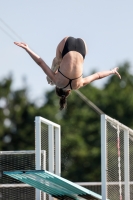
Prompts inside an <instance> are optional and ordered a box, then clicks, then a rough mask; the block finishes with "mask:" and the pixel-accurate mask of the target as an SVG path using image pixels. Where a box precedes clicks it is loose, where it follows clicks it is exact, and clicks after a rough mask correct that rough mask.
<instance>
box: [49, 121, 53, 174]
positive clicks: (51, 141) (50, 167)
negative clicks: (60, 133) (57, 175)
mask: <svg viewBox="0 0 133 200" xmlns="http://www.w3.org/2000/svg"><path fill="white" fill-rule="evenodd" d="M48 151H49V152H48V153H49V161H48V163H49V172H52V173H54V127H53V125H49V126H48Z"/></svg>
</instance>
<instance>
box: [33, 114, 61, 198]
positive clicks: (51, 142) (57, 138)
mask: <svg viewBox="0 0 133 200" xmlns="http://www.w3.org/2000/svg"><path fill="white" fill-rule="evenodd" d="M41 123H44V124H47V125H48V146H49V148H48V149H49V152H48V153H49V160H48V163H49V169H48V170H49V171H50V172H52V173H55V174H56V175H58V176H60V175H61V141H60V138H61V133H60V132H61V127H60V125H58V124H56V123H54V122H51V121H49V120H47V119H45V118H42V117H40V116H36V117H35V146H36V148H35V151H36V170H41V154H40V152H41ZM54 128H55V141H54ZM54 144H55V147H54ZM54 151H55V160H54ZM54 166H55V169H54ZM40 199H41V192H40V190H37V189H36V200H40Z"/></svg>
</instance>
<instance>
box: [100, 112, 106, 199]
mask: <svg viewBox="0 0 133 200" xmlns="http://www.w3.org/2000/svg"><path fill="white" fill-rule="evenodd" d="M106 154H107V153H106V115H101V179H102V180H101V182H102V200H105V199H106V198H107V185H106V176H107V173H106V171H107V169H106Z"/></svg>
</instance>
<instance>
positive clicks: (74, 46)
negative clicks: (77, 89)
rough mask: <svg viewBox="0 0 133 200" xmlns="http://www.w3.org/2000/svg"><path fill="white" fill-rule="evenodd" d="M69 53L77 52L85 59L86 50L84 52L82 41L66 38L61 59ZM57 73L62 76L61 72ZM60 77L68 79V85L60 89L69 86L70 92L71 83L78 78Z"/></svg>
mask: <svg viewBox="0 0 133 200" xmlns="http://www.w3.org/2000/svg"><path fill="white" fill-rule="evenodd" d="M69 51H77V52H79V53H80V54H81V55H82V56H83V58H85V54H86V50H85V44H84V41H83V40H82V39H80V38H77V39H76V38H73V37H68V38H67V40H66V43H65V45H64V49H63V51H62V58H63V57H64V56H65V55H66V54H67V53H68V52H69ZM58 72H59V73H60V74H62V72H61V71H60V70H59V69H58ZM62 76H64V77H65V78H67V79H69V83H68V84H67V85H66V86H65V87H63V88H62V89H64V88H66V87H67V86H68V85H70V88H71V90H72V85H71V83H72V81H73V80H75V79H78V78H80V77H81V76H82V75H81V76H80V77H78V78H73V79H70V78H68V77H66V76H65V75H64V74H62Z"/></svg>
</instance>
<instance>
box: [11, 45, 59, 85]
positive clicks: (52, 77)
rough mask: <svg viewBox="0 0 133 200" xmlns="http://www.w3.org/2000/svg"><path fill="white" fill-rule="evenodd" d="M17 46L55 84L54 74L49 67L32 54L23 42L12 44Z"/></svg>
mask: <svg viewBox="0 0 133 200" xmlns="http://www.w3.org/2000/svg"><path fill="white" fill-rule="evenodd" d="M14 44H16V45H17V46H19V47H21V48H23V49H25V50H26V51H27V53H28V54H29V55H30V56H31V58H32V59H33V60H34V61H35V62H36V63H37V64H38V65H39V66H40V67H41V68H42V70H43V71H44V72H45V74H46V75H47V76H49V77H50V79H51V80H52V81H53V82H55V76H54V75H55V74H54V72H53V71H52V70H51V69H50V68H49V66H48V65H47V64H46V63H45V62H44V60H42V59H41V58H40V56H38V55H37V54H36V53H35V52H33V51H32V50H31V49H30V48H29V47H28V45H27V44H25V43H23V42H14Z"/></svg>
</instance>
